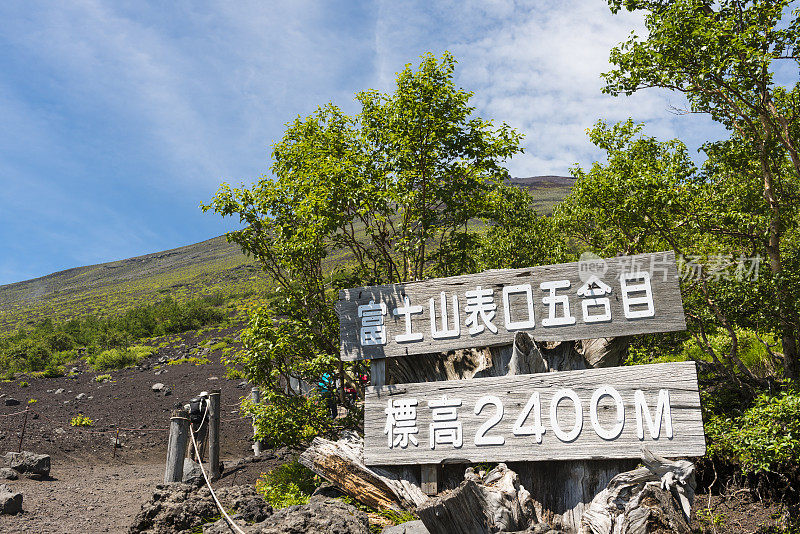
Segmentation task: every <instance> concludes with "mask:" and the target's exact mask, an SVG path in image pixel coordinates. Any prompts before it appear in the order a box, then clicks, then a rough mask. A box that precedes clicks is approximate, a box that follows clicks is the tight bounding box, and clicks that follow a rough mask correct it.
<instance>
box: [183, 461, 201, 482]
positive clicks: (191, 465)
mask: <svg viewBox="0 0 800 534" xmlns="http://www.w3.org/2000/svg"><path fill="white" fill-rule="evenodd" d="M204 481H205V480H204V479H203V472H202V471H201V470H200V464H198V463H197V462H195V461H194V460H192V459H190V458H184V459H183V482H185V483H186V484H193V485H200V484H202V483H203V482H204Z"/></svg>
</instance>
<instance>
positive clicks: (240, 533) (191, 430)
mask: <svg viewBox="0 0 800 534" xmlns="http://www.w3.org/2000/svg"><path fill="white" fill-rule="evenodd" d="M189 436H190V437H191V438H192V447H193V448H194V454H195V458H197V463H198V464H199V465H200V472H201V473H203V478H204V479H205V481H206V486H208V491H210V492H211V497H212V498H213V499H214V503H216V505H217V508H218V509H219V511H220V513H221V514H222V517H224V518H225V522H226V523H228V527H229V528H230V529H231V531H232V532H236V533H238V534H246V533H245V532H244V531H243V530H242V529H241V528H239V525H237V524H236V522H235V521H234V520H233V519H231V516H229V515H228V512H226V511H225V508H223V507H222V503H220V502H219V499H217V494H216V493H214V488H212V487H211V482H210V481H209V480H208V475H206V470H205V468H204V467H203V462H202V460H200V451H199V450H197V442H196V441H195V440H194V426H193V425H192V423H189Z"/></svg>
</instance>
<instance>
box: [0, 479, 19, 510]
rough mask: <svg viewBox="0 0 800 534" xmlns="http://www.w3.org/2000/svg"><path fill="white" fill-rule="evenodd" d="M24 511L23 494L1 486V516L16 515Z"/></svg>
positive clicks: (3, 485)
mask: <svg viewBox="0 0 800 534" xmlns="http://www.w3.org/2000/svg"><path fill="white" fill-rule="evenodd" d="M21 511H22V494H21V493H19V492H17V491H13V490H12V489H11V488H9V487H8V486H6V485H5V484H0V515H3V514H8V515H14V514H18V513H19V512H21Z"/></svg>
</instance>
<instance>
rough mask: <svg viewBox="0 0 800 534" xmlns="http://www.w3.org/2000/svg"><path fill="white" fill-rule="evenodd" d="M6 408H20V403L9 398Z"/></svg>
mask: <svg viewBox="0 0 800 534" xmlns="http://www.w3.org/2000/svg"><path fill="white" fill-rule="evenodd" d="M6 406H19V401H18V400H17V399H15V398H14V397H9V398H7V399H6Z"/></svg>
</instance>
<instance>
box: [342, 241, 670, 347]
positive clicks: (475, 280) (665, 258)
mask: <svg viewBox="0 0 800 534" xmlns="http://www.w3.org/2000/svg"><path fill="white" fill-rule="evenodd" d="M605 265H606V266H607V271H606V272H605V273H603V274H602V276H600V280H601V281H603V282H604V283H605V284H607V285H608V286H609V287H610V288H611V294H610V295H606V297H607V298H608V299H609V305H610V311H611V320H608V321H601V322H586V320H585V317H584V313H583V308H582V302H583V301H584V300H586V298H584V297H581V296H579V295H578V294H577V291H578V290H579V289H580V288H581V286H582V285H583V284H584V281H583V280H582V279H581V276H580V274H579V263H565V264H558V265H547V266H539V267H531V268H527V269H502V270H493V271H486V272H483V273H479V274H474V275H464V276H455V277H450V278H437V279H434V280H428V281H422V282H409V283H405V284H394V285H387V286H373V287H361V288H355V289H347V290H343V291H341V292H340V294H339V302H338V303H337V312H338V313H339V321H340V334H341V338H340V339H341V355H342V359H344V360H360V359H379V358H386V357H397V356H406V355H410V354H431V353H437V352H447V351H451V350H456V349H463V348H470V347H494V346H499V345H507V344H510V343H511V342H512V340H513V338H514V334H515V332H518V331H525V332H528V333H529V334H530V335H531V336H532V337H533V338H535V339H536V340H537V341H564V340H577V339H591V338H610V337H616V336H627V335H633V334H643V333H653V332H672V331H679V330H684V329H685V328H686V322H685V320H684V316H683V305H682V303H681V295H680V288H679V284H678V272H677V267H676V264H675V254H674V253H673V252H660V253H654V254H640V255H637V256H620V257H615V258H609V259H606V260H605ZM637 270H639V271H646V272H648V273H649V275H650V284H651V288H652V295H653V305H654V315H653V316H652V317H639V318H630V319H629V318H626V317H625V314H624V309H623V296H622V294H621V293H622V291H621V285H620V275H621V274H622V273H630V272H634V271H637ZM584 278H585V277H584ZM557 280H569V282H570V285H569V287H568V288H565V289H558V290H557V293H556V295H558V296H561V295H565V296H567V297H568V301H569V307H570V315H571V316H572V317H574V318H575V323H574V324H571V325H560V326H544V325H543V319H545V318H547V317H548V314H549V305H547V304H546V303H545V302H544V301H543V298H546V297H547V296H548V295H549V294H550V293H549V291H546V290H542V289H540V283H542V282H552V281H557ZM524 284H530V285H531V290H532V301H533V310H534V326H533V327H532V328H517V329H516V330H509V329H507V328H506V319H507V317H506V312H505V307H504V305H503V288H504V287H507V286H517V285H524ZM478 286H480V287H482V288H483V289H491V290H492V291H493V293H492V298H493V302H494V304H495V305H496V306H497V308H496V311H495V315H494V317H493V318H492V319H491V322H492V324H493V325H494V326H495V327H496V328H497V332H496V333H493V332H492V331H491V330H490V329H489V328H488V327H487V328H484V330H483V332H481V333H477V334H474V335H471V334H470V333H469V329H470V328H469V326H468V325H467V322H466V320H467V312H466V304H467V299H466V291H469V290H474V289H475V288H476V287H478ZM442 292H444V293H445V295H446V302H447V307H448V322H447V327H448V328H453V327H454V324H455V323H454V321H453V315H454V313H453V311H454V310H453V305H452V298H453V296H455V297H456V298H457V300H458V303H459V314H458V321H459V323H458V324H459V330H460V334H459V335H458V337H450V338H444V339H433V337H432V331H431V308H430V300H431V299H433V300H434V306H435V314H436V317H435V320H436V327H437V329H441V293H442ZM637 295H638V294H637ZM631 296H633V295H631ZM406 297H408V298H409V302H410V304H411V305H413V306H421V307H422V310H421V312H420V313H415V314H412V315H411V331H412V332H413V333H415V334H422V339H421V340H418V341H407V342H398V341H397V340H396V336H398V335H401V334H404V333H405V332H406V319H405V316H404V315H399V316H395V315H394V313H393V311H394V310H395V309H396V308H399V307H403V305H404V302H405V298H406ZM373 301H374V302H375V303H383V304H384V305H385V307H386V314H385V315H383V319H384V327H385V329H386V343H385V344H384V345H364V346H362V344H361V340H360V337H359V335H360V328H361V319H360V318H359V316H358V307H359V306H361V305H367V304H369V303H370V302H373ZM508 302H509V317H508V319H509V320H510V321H512V322H517V323H518V322H522V321H525V320H526V319H529V311H528V304H527V298H526V296H525V295H524V294H521V293H513V294H511V295H510V296H509V299H508ZM637 309H638V308H637ZM601 311H602V309H601V308H598V307H592V308H590V309H589V314H590V315H595V314H597V313H599V312H601ZM563 314H564V310H563V306H561V305H558V306H557V307H556V315H557V316H561V315H563ZM479 324H481V325H483V324H484V323H483V322H482V321H480V322H479Z"/></svg>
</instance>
